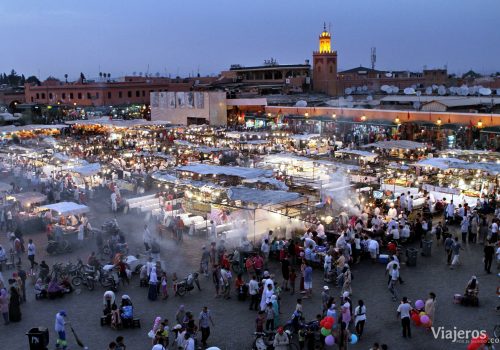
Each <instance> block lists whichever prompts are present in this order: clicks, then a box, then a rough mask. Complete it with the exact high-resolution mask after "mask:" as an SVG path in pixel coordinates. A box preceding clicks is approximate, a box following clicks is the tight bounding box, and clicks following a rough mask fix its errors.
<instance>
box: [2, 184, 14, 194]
mask: <svg viewBox="0 0 500 350" xmlns="http://www.w3.org/2000/svg"><path fill="white" fill-rule="evenodd" d="M10 190H12V185H10V184H7V183H5V182H0V192H8V191H10Z"/></svg>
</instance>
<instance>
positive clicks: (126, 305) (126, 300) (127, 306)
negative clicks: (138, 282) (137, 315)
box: [120, 294, 134, 327]
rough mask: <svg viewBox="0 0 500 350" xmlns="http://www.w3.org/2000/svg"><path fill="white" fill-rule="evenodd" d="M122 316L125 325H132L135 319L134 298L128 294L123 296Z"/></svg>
mask: <svg viewBox="0 0 500 350" xmlns="http://www.w3.org/2000/svg"><path fill="white" fill-rule="evenodd" d="M120 316H121V319H122V323H123V326H124V327H130V326H132V321H133V319H134V306H133V305H132V300H130V297H129V296H128V295H126V294H125V295H123V296H122V302H121V305H120Z"/></svg>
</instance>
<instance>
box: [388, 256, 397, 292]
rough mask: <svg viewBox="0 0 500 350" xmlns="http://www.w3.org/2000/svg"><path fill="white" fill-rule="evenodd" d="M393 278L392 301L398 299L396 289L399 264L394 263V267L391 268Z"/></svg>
mask: <svg viewBox="0 0 500 350" xmlns="http://www.w3.org/2000/svg"><path fill="white" fill-rule="evenodd" d="M390 274H391V279H390V280H389V286H388V287H389V291H390V292H391V294H392V301H396V299H397V295H398V293H397V291H396V283H397V282H398V280H399V264H394V263H393V264H392V268H391V269H390Z"/></svg>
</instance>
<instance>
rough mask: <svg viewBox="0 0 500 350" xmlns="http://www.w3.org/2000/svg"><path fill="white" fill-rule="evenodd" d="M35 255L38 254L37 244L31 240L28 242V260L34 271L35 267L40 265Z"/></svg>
mask: <svg viewBox="0 0 500 350" xmlns="http://www.w3.org/2000/svg"><path fill="white" fill-rule="evenodd" d="M35 253H36V247H35V243H33V240H32V239H30V240H29V241H28V260H29V261H30V264H31V269H32V270H33V267H35V265H38V263H37V262H36V261H35Z"/></svg>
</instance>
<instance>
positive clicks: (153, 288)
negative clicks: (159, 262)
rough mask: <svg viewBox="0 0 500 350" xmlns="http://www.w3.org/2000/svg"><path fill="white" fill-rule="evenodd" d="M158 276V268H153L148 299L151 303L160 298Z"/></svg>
mask: <svg viewBox="0 0 500 350" xmlns="http://www.w3.org/2000/svg"><path fill="white" fill-rule="evenodd" d="M157 284H158V276H157V275H156V266H153V267H152V268H151V274H150V275H149V291H148V299H149V300H151V301H155V300H156V298H157V297H158V288H157Z"/></svg>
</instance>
